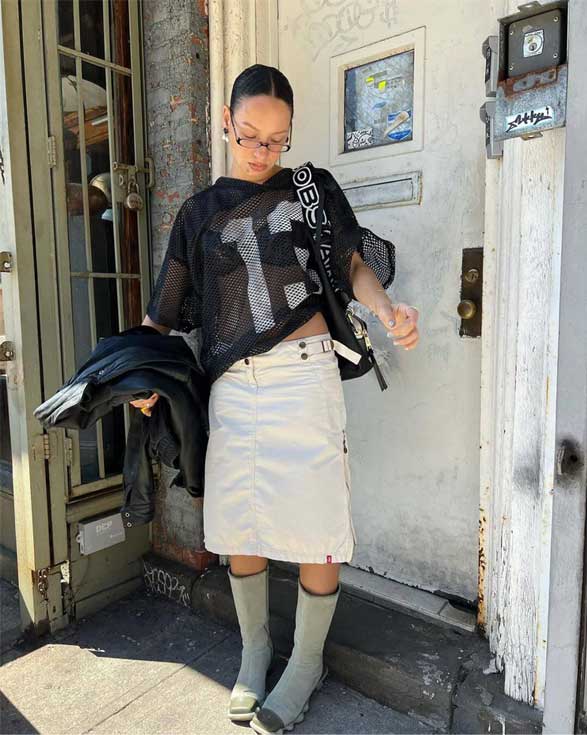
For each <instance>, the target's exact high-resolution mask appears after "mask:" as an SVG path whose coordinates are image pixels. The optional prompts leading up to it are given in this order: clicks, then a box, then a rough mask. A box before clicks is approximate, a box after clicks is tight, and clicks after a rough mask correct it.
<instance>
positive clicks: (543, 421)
mask: <svg viewBox="0 0 587 735" xmlns="http://www.w3.org/2000/svg"><path fill="white" fill-rule="evenodd" d="M515 9H516V8H515V7H514V5H513V4H511V3H510V6H509V7H504V8H503V9H502V11H501V12H500V15H505V14H506V13H507V12H514V11H515ZM564 139H565V133H564V129H559V130H554V131H550V132H547V133H545V135H544V137H543V138H541V139H536V140H532V141H522V140H521V139H515V140H511V141H506V142H505V145H504V155H503V159H502V160H498V161H488V162H487V187H486V191H487V198H486V227H485V238H486V240H485V255H484V291H483V303H484V308H483V337H482V344H483V347H482V380H481V405H482V410H481V482H480V488H481V498H480V523H481V526H482V529H483V530H484V533H482V536H481V565H482V570H481V571H482V578H481V584H482V589H481V593H482V596H483V600H484V610H483V611H482V614H483V617H482V619H481V620H480V622H482V623H484V624H485V626H486V632H487V635H488V638H489V642H490V647H491V650H492V652H494V653H495V666H496V667H497V669H498V670H500V671H502V670H503V671H504V672H505V682H506V683H505V691H506V694H508V695H510V696H512V697H514V698H515V699H519V700H523V701H525V702H528V703H531V704H535V705H536V706H538V707H542V706H543V703H544V687H545V673H544V669H545V658H546V649H547V618H548V586H549V581H550V531H551V519H552V488H553V471H554V466H553V464H554V428H555V427H554V419H555V406H556V395H555V391H554V386H555V385H556V366H557V348H558V304H559V289H560V248H561V213H562V197H563V186H562V185H563V167H564Z"/></svg>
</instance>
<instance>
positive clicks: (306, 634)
mask: <svg viewBox="0 0 587 735" xmlns="http://www.w3.org/2000/svg"><path fill="white" fill-rule="evenodd" d="M339 595H340V584H339V585H338V587H337V589H336V590H335V592H333V593H332V594H330V595H314V594H312V593H310V592H308V591H307V590H306V589H305V588H304V587H303V586H302V584H301V582H300V581H299V579H298V602H297V608H296V627H295V633H294V647H293V651H292V654H291V656H290V659H289V661H288V663H287V666H286V667H285V670H284V672H283V674H282V675H281V678H280V679H279V681H278V682H277V684H276V685H275V687H274V688H273V690H272V691H271V692H270V693H269V696H268V697H267V699H266V700H265V702H264V704H263V707H262V708H261V709H260V710H259V711H258V712H257V714H256V715H255V717H253V719H252V720H251V723H250V724H251V727H252V729H253V730H254V731H255V732H257V733H261V735H268V734H269V733H270V734H271V735H273V734H274V733H280V734H281V733H283V731H284V730H292V729H293V727H294V725H296V724H297V723H298V722H301V721H302V720H303V719H304V713H305V712H307V711H308V709H309V708H310V697H311V695H312V693H313V692H314V691H315V690H316V689H320V687H321V686H322V682H323V681H324V679H325V678H326V675H327V674H328V667H327V666H326V665H325V664H323V658H322V652H323V649H324V642H325V640H326V636H327V634H328V630H329V628H330V623H331V622H332V616H333V615H334V610H335V608H336V603H337V602H338V597H339Z"/></svg>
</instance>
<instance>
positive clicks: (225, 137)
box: [222, 128, 228, 143]
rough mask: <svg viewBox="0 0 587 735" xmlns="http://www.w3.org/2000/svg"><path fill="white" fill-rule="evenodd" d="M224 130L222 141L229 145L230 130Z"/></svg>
mask: <svg viewBox="0 0 587 735" xmlns="http://www.w3.org/2000/svg"><path fill="white" fill-rule="evenodd" d="M223 130H224V135H223V136H222V140H223V141H224V142H225V143H228V128H223Z"/></svg>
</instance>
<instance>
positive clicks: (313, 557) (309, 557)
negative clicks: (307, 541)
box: [204, 543, 354, 564]
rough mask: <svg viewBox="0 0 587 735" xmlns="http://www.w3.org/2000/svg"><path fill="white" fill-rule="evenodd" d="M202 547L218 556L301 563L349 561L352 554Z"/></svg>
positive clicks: (338, 562) (261, 548)
mask: <svg viewBox="0 0 587 735" xmlns="http://www.w3.org/2000/svg"><path fill="white" fill-rule="evenodd" d="M204 548H205V549H206V551H209V552H210V553H211V554H218V555H219V556H236V555H244V556H264V557H266V558H267V559H273V560H274V561H290V562H301V563H302V564H344V563H345V562H350V561H351V559H352V557H353V554H354V544H353V548H352V550H351V552H350V555H349V554H344V553H342V554H329V555H327V554H302V553H297V552H296V551H283V550H281V549H269V548H268V547H256V548H254V549H243V548H240V549H234V550H229V551H227V550H226V549H223V550H222V551H218V550H217V549H211V548H210V547H209V546H207V545H206V544H205V543H204ZM327 556H330V557H331V559H330V562H328V561H327V559H326V557H327Z"/></svg>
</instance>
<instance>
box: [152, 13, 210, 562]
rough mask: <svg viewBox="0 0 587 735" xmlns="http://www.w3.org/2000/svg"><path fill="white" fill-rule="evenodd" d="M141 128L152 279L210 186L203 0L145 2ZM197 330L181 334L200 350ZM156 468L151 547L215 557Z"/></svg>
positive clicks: (187, 558) (186, 504) (196, 510)
mask: <svg viewBox="0 0 587 735" xmlns="http://www.w3.org/2000/svg"><path fill="white" fill-rule="evenodd" d="M143 25H144V59H145V82H146V109H147V118H146V127H147V141H148V143H147V145H148V152H149V155H150V156H152V158H153V160H154V162H155V176H156V183H155V187H154V189H153V190H152V192H151V241H152V262H153V277H154V278H156V277H157V275H158V273H159V269H160V267H161V263H162V261H163V257H164V255H165V250H166V248H167V240H168V237H169V233H170V230H171V226H172V225H173V221H174V219H175V215H176V213H177V210H178V209H179V207H180V205H181V204H182V202H183V201H184V200H185V199H186V198H187V197H188V196H190V195H191V194H193V193H194V192H196V191H199V190H200V189H204V188H205V187H207V186H209V185H210V183H211V182H210V154H209V136H208V130H209V55H208V13H207V3H206V2H205V0H197V1H196V0H156V1H155V0H147V1H146V2H145V3H143ZM198 332H199V330H195V331H194V332H193V333H192V334H190V335H189V336H187V337H186V339H187V341H188V343H189V344H190V346H191V347H192V348H193V349H194V352H195V354H196V355H197V354H198V345H199V333H198ZM162 469H163V470H164V471H162V473H161V483H160V486H159V488H158V491H157V499H156V515H155V519H154V520H153V551H155V552H156V553H159V554H161V555H162V556H165V557H167V558H171V559H175V560H177V561H181V562H183V563H185V564H188V565H189V566H191V567H193V568H199V569H201V568H204V567H205V566H208V565H210V564H211V563H214V562H215V561H216V560H217V557H216V556H215V555H213V554H208V552H206V551H205V550H204V544H203V527H202V501H201V500H197V499H194V498H191V497H190V496H189V495H188V494H187V492H186V491H185V490H184V489H183V488H171V487H169V482H170V479H171V477H172V476H173V474H174V472H171V473H169V472H166V471H165V468H162Z"/></svg>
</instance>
